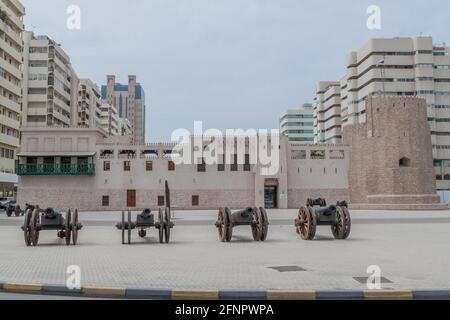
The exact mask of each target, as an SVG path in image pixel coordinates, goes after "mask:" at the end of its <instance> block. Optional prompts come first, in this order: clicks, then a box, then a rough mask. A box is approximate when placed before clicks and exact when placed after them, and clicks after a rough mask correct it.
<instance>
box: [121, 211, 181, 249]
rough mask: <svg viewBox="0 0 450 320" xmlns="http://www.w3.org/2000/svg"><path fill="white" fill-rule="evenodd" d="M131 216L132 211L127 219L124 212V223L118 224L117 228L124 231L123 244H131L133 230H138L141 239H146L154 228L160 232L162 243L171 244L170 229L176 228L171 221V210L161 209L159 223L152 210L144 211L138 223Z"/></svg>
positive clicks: (138, 218)
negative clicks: (148, 231) (148, 232)
mask: <svg viewBox="0 0 450 320" xmlns="http://www.w3.org/2000/svg"><path fill="white" fill-rule="evenodd" d="M131 216H132V214H131V211H130V210H128V215H127V219H125V211H122V221H121V222H118V223H117V224H116V228H117V229H119V230H121V231H122V244H126V243H128V244H131V231H132V230H135V229H137V230H138V235H139V237H141V238H145V237H146V236H147V230H149V229H150V228H153V227H154V228H155V229H157V230H158V234H159V242H160V243H164V242H165V243H169V242H170V229H172V228H173V227H174V223H173V222H172V221H170V210H169V208H160V209H159V212H158V221H155V215H154V214H153V213H152V211H151V210H150V209H144V210H143V211H142V212H141V213H140V214H138V215H137V217H136V221H132V217H131ZM126 235H127V236H126ZM125 238H127V239H125Z"/></svg>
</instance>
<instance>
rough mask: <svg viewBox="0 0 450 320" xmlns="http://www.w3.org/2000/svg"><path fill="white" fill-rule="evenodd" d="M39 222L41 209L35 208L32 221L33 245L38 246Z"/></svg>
mask: <svg viewBox="0 0 450 320" xmlns="http://www.w3.org/2000/svg"><path fill="white" fill-rule="evenodd" d="M38 222H39V210H38V209H34V211H33V214H32V216H31V221H30V234H31V244H32V245H33V246H37V245H38V243H39V230H38Z"/></svg>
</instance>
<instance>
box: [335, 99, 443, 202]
mask: <svg viewBox="0 0 450 320" xmlns="http://www.w3.org/2000/svg"><path fill="white" fill-rule="evenodd" d="M366 110H367V115H366V117H367V121H366V123H364V124H358V125H349V126H346V127H345V128H344V142H345V143H347V144H349V145H350V146H351V148H352V152H351V154H352V155H351V162H350V163H351V165H350V171H349V185H350V201H351V203H353V204H364V203H366V204H430V203H437V202H439V199H438V197H437V195H436V181H435V174H434V170H433V159H432V151H431V138H430V134H429V131H430V128H429V125H428V122H427V105H426V102H425V100H423V99H418V98H393V97H389V98H386V97H379V96H371V97H369V98H368V100H367V105H366ZM401 159H404V161H403V164H401V163H400V161H401Z"/></svg>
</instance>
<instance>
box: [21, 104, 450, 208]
mask: <svg viewBox="0 0 450 320" xmlns="http://www.w3.org/2000/svg"><path fill="white" fill-rule="evenodd" d="M366 104H367V109H366V110H367V112H369V116H368V117H367V119H368V120H367V122H366V123H364V124H356V125H350V126H348V127H347V128H346V129H345V131H344V144H343V145H307V144H299V143H293V142H289V141H288V139H287V138H286V137H284V136H280V137H279V139H275V140H279V144H275V143H273V142H271V141H269V144H268V146H267V148H270V149H271V150H272V151H274V152H279V167H278V170H277V172H275V173H273V174H272V173H270V174H267V172H265V171H264V170H262V169H263V165H261V164H259V163H256V164H251V163H250V152H251V150H250V143H249V139H246V140H244V142H242V141H238V140H237V139H236V140H235V141H234V144H231V145H230V143H227V145H226V148H232V149H233V150H237V149H238V148H243V149H244V150H245V157H244V158H245V159H244V163H243V164H240V163H238V161H237V156H235V157H234V159H231V160H232V161H231V162H230V161H226V159H225V157H224V155H219V163H218V164H212V165H210V164H206V163H205V162H204V161H199V162H197V163H198V164H195V162H193V164H176V163H175V161H173V160H174V158H173V153H174V151H173V150H174V149H175V147H176V144H175V143H155V144H133V143H131V140H130V139H127V138H126V137H120V138H115V137H107V136H106V135H105V134H104V133H103V132H102V131H99V130H96V129H76V128H67V129H60V128H25V129H23V130H22V147H21V150H20V152H19V153H18V161H17V173H18V175H19V187H18V203H19V204H20V205H24V204H25V203H26V202H29V203H39V204H40V205H41V206H42V207H56V208H68V207H78V208H79V209H80V210H87V211H110V210H122V209H124V208H134V209H136V210H137V209H139V210H141V209H143V208H152V209H156V208H158V207H159V206H163V205H164V201H165V198H164V182H165V180H167V181H168V182H169V185H170V186H171V198H172V199H171V202H172V205H173V206H174V207H175V208H178V209H214V210H217V208H219V207H222V206H228V207H231V208H245V207H249V206H265V207H266V208H280V209H285V208H299V207H301V206H302V205H304V203H305V202H306V199H308V198H317V197H322V198H326V199H327V200H328V202H329V203H333V202H337V201H342V200H346V201H349V202H350V206H351V208H358V209H359V208H368V209H384V210H386V209H412V210H425V209H426V210H439V209H445V206H443V205H442V204H440V203H439V198H438V196H437V195H436V187H435V176H434V171H433V163H432V158H431V157H432V155H431V139H430V135H429V133H428V134H427V133H426V130H427V128H428V127H427V126H428V123H427V117H426V103H425V101H424V100H423V99H417V98H391V97H389V98H386V97H379V96H377V97H370V98H369V99H367V102H366ZM392 123H396V124H397V125H396V126H393V125H390V124H392ZM428 130H429V128H428ZM257 139H261V137H260V136H258V137H257ZM204 143H205V144H204V146H203V148H204V149H207V148H208V145H209V142H208V141H206V142H205V141H204ZM240 143H243V144H244V146H241V145H239V144H240ZM272 143H273V144H272ZM194 146H195V144H192V145H191V147H192V148H195V147H194ZM195 151H196V150H192V154H195ZM197 151H198V150H197ZM220 159H222V160H220Z"/></svg>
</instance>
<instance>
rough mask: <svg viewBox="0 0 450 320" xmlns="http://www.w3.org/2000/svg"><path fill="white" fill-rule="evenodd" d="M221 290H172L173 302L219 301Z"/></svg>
mask: <svg viewBox="0 0 450 320" xmlns="http://www.w3.org/2000/svg"><path fill="white" fill-rule="evenodd" d="M218 299H219V290H203V291H201V290H192V291H191V290H179V289H175V290H172V300H218Z"/></svg>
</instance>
